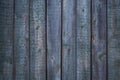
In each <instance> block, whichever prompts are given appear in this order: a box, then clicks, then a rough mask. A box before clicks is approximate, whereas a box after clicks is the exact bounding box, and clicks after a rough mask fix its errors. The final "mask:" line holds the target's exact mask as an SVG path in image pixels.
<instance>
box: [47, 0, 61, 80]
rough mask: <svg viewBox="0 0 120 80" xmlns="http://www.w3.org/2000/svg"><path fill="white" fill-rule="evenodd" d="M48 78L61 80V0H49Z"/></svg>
mask: <svg viewBox="0 0 120 80" xmlns="http://www.w3.org/2000/svg"><path fill="white" fill-rule="evenodd" d="M46 14H47V15H46V16H47V80H61V0H47V13H46Z"/></svg>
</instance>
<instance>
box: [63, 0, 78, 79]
mask: <svg viewBox="0 0 120 80" xmlns="http://www.w3.org/2000/svg"><path fill="white" fill-rule="evenodd" d="M62 6H63V8H62V9H63V10H62V12H63V13H62V80H76V34H75V33H76V32H75V31H76V1H75V0H63V5H62Z"/></svg>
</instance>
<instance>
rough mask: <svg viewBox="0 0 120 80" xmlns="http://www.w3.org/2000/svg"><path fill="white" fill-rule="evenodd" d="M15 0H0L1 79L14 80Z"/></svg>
mask: <svg viewBox="0 0 120 80" xmlns="http://www.w3.org/2000/svg"><path fill="white" fill-rule="evenodd" d="M12 71H13V0H0V80H13V79H12V77H13V72H12Z"/></svg>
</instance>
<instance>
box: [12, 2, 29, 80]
mask: <svg viewBox="0 0 120 80" xmlns="http://www.w3.org/2000/svg"><path fill="white" fill-rule="evenodd" d="M14 18H15V20H14V21H15V22H14V23H15V24H14V60H15V61H14V64H15V65H14V66H15V74H14V77H15V80H29V22H28V21H29V0H15V14H14Z"/></svg>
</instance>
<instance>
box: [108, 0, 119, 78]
mask: <svg viewBox="0 0 120 80" xmlns="http://www.w3.org/2000/svg"><path fill="white" fill-rule="evenodd" d="M107 5H108V15H107V16H108V79H109V80H119V79H120V0H108V4H107Z"/></svg>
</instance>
